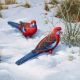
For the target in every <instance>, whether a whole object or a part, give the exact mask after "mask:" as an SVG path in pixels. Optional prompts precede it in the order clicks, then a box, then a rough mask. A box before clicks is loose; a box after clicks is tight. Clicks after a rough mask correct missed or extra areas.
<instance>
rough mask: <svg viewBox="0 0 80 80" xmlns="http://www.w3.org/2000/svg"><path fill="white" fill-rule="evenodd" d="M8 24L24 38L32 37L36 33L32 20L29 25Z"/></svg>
mask: <svg viewBox="0 0 80 80" xmlns="http://www.w3.org/2000/svg"><path fill="white" fill-rule="evenodd" d="M8 24H9V25H11V26H12V27H15V28H17V29H19V30H20V31H21V32H22V34H23V35H24V36H25V37H32V36H33V35H34V34H35V33H36V32H37V24H36V21H35V20H32V21H31V22H30V23H25V22H20V24H18V23H15V22H12V21H9V22H8Z"/></svg>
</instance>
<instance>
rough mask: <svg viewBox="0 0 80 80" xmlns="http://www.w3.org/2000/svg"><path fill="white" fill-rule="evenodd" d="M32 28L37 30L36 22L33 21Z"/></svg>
mask: <svg viewBox="0 0 80 80" xmlns="http://www.w3.org/2000/svg"><path fill="white" fill-rule="evenodd" d="M31 27H33V28H37V25H36V21H35V20H32V21H31Z"/></svg>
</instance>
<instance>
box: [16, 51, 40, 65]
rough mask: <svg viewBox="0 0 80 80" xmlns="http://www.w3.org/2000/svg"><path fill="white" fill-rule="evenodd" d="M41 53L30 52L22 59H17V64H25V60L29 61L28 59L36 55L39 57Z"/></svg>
mask: <svg viewBox="0 0 80 80" xmlns="http://www.w3.org/2000/svg"><path fill="white" fill-rule="evenodd" d="M38 55H39V53H33V52H30V53H28V54H27V55H25V56H24V57H22V58H21V59H19V60H18V61H16V64H17V65H21V64H23V63H24V62H26V61H28V60H31V59H33V58H35V57H37V56H38Z"/></svg>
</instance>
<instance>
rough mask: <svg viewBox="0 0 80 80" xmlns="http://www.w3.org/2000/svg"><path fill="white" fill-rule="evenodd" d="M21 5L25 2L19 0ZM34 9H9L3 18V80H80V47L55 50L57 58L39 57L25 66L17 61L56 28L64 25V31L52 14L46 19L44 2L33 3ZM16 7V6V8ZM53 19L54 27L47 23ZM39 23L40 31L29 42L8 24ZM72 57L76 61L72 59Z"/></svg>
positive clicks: (0, 51) (0, 22)
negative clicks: (17, 63)
mask: <svg viewBox="0 0 80 80" xmlns="http://www.w3.org/2000/svg"><path fill="white" fill-rule="evenodd" d="M18 1H19V3H21V0H18ZM29 3H31V5H32V7H31V8H24V7H21V6H20V7H16V8H15V7H9V9H6V10H2V11H1V13H2V16H3V19H0V56H1V58H0V59H1V60H2V61H1V63H0V80H53V79H54V80H80V76H79V75H80V53H79V51H80V49H79V48H78V47H71V48H69V47H67V46H66V45H64V44H61V43H60V44H59V46H58V47H57V48H56V49H55V50H54V51H53V55H48V54H46V53H44V54H43V55H40V56H39V57H38V58H36V59H33V60H30V61H28V62H26V63H25V64H23V65H21V66H17V65H16V64H15V61H17V60H18V59H20V58H21V57H22V56H24V55H25V54H28V53H29V52H30V51H31V50H33V49H34V48H35V47H36V45H37V44H38V43H39V41H40V40H41V39H42V38H43V37H45V36H46V35H47V34H48V33H49V32H50V31H51V30H52V29H53V27H55V26H61V27H62V29H63V30H64V24H63V23H62V20H61V19H59V18H56V17H54V15H55V14H56V13H55V9H54V11H53V13H51V12H49V13H48V15H46V16H45V13H46V11H44V9H43V8H44V7H43V4H44V0H29ZM12 6H14V5H12ZM47 17H48V18H49V20H51V19H52V17H53V25H52V24H51V22H50V23H48V24H45V20H47ZM32 19H35V20H36V21H37V26H38V32H37V34H36V35H35V36H34V37H33V38H27V39H25V38H24V37H23V36H22V34H21V33H20V32H19V31H18V30H16V29H14V28H12V27H10V26H9V25H8V24H7V22H8V21H14V22H19V21H25V22H30V21H31V20H32ZM70 56H72V57H73V59H72V61H71V60H69V57H70Z"/></svg>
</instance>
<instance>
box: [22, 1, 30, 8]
mask: <svg viewBox="0 0 80 80" xmlns="http://www.w3.org/2000/svg"><path fill="white" fill-rule="evenodd" d="M23 7H26V8H30V7H31V5H30V4H29V3H28V2H26V3H25V4H24V5H23Z"/></svg>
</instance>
